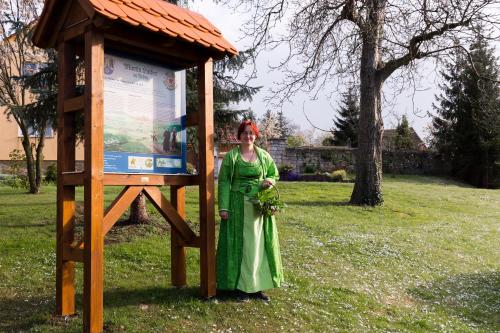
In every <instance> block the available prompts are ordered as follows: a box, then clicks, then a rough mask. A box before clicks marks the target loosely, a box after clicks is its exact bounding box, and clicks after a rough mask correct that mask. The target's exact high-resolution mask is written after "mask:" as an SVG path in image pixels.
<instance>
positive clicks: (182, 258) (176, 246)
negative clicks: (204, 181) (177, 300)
mask: <svg viewBox="0 0 500 333" xmlns="http://www.w3.org/2000/svg"><path fill="white" fill-rule="evenodd" d="M170 202H171V203H172V206H173V207H174V208H175V209H176V210H177V213H178V214H179V216H180V217H182V218H183V219H185V218H186V187H184V186H170ZM170 235H171V237H170V263H171V265H170V276H171V280H172V285H174V286H176V287H177V288H181V287H184V286H186V285H187V278H186V248H185V247H184V246H183V242H182V237H181V236H180V235H179V233H178V232H177V230H175V229H174V228H171V229H170Z"/></svg>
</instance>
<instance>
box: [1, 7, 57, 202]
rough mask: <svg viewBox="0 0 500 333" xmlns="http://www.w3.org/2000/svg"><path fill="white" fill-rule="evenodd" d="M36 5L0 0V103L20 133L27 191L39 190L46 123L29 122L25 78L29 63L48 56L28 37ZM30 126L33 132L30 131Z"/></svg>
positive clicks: (31, 119) (43, 121)
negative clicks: (34, 131) (27, 184)
mask: <svg viewBox="0 0 500 333" xmlns="http://www.w3.org/2000/svg"><path fill="white" fill-rule="evenodd" d="M38 5H39V1H36V0H0V39H1V41H0V106H3V107H5V111H4V112H5V114H6V115H7V119H8V120H14V121H15V122H16V123H17V125H18V126H19V129H20V131H21V133H22V146H23V150H24V154H25V156H26V169H27V175H28V182H29V191H30V193H38V191H39V188H40V185H41V181H42V167H41V162H42V160H43V147H44V142H45V141H44V139H45V138H44V132H45V128H46V127H47V126H48V125H49V124H48V122H47V118H46V117H44V118H43V119H42V122H38V123H37V124H33V123H30V122H32V121H33V117H31V115H30V114H29V110H30V108H29V104H30V103H31V102H32V99H33V96H32V95H31V94H30V88H29V84H28V83H27V80H26V79H25V77H26V76H27V73H26V69H27V68H28V67H29V65H31V66H36V65H37V64H40V63H41V62H43V61H44V60H45V59H46V58H47V54H46V53H45V52H44V51H42V50H40V49H37V48H34V47H33V44H32V43H31V38H30V33H31V30H32V28H33V25H34V22H35V20H36V19H37V13H38V10H39V6H38ZM30 69H33V68H30ZM34 125H36V126H34ZM30 127H31V128H30ZM33 128H35V129H36V133H31V132H32V131H31V129H33ZM33 134H34V135H33ZM30 136H31V138H30Z"/></svg>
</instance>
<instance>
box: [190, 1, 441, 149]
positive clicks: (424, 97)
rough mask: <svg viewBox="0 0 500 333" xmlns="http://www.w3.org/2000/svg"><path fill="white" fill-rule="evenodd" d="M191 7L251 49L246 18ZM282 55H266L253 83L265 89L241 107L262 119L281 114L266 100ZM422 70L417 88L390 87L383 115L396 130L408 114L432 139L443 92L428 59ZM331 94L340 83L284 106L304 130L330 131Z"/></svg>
mask: <svg viewBox="0 0 500 333" xmlns="http://www.w3.org/2000/svg"><path fill="white" fill-rule="evenodd" d="M189 7H190V9H191V10H194V11H196V12H198V13H200V14H202V15H204V16H205V17H206V18H208V19H209V20H210V21H211V22H212V23H213V24H214V25H215V26H217V28H219V30H221V32H222V34H223V36H224V37H225V38H226V39H227V40H229V41H230V42H231V43H232V44H233V45H235V46H236V48H237V49H238V50H244V49H246V48H247V47H248V41H245V40H242V39H241V37H242V33H241V31H240V30H239V27H240V26H241V23H242V22H244V21H245V20H246V16H244V15H242V14H237V13H234V12H233V11H232V10H231V9H230V8H227V7H224V6H222V5H220V4H215V3H214V2H213V1H211V0H195V1H194V2H193V3H190V5H189ZM282 55H283V54H282V53H280V52H279V50H278V51H275V52H267V53H262V54H261V55H259V58H258V59H257V63H256V67H257V78H256V79H253V80H252V81H250V84H251V85H254V86H262V89H261V91H260V92H259V93H258V94H256V95H255V96H254V98H253V101H252V102H251V103H244V104H241V106H242V107H250V108H251V109H252V110H253V111H254V112H255V113H256V114H257V116H261V115H262V114H263V113H264V112H265V111H266V110H267V109H271V110H275V111H277V109H276V108H274V107H272V106H270V105H269V104H268V103H266V102H265V101H264V99H265V97H266V96H269V95H270V93H269V89H270V88H271V87H272V85H273V82H280V81H281V80H282V78H283V77H282V74H281V73H278V72H275V71H271V70H269V67H268V65H269V64H276V63H277V61H279V58H280V57H281V56H282ZM418 68H419V70H418V75H419V76H420V78H421V79H420V80H419V81H420V82H417V84H416V86H413V87H410V88H408V89H405V90H403V91H397V92H395V90H391V88H390V87H388V86H387V85H386V87H385V88H384V98H385V101H386V102H385V103H383V110H382V114H383V117H384V128H385V129H390V128H395V127H396V125H397V123H398V120H399V119H400V118H401V116H402V115H403V114H404V115H406V116H407V118H408V121H409V123H410V126H412V127H413V128H414V129H415V130H416V132H417V133H418V134H419V135H420V137H421V138H422V139H424V140H425V138H426V137H427V136H428V130H427V127H428V126H429V124H430V122H431V117H430V116H429V115H428V112H432V111H433V110H432V103H433V102H435V95H436V94H438V93H439V89H438V83H439V75H438V68H437V67H436V66H435V64H433V63H431V62H430V61H428V60H427V61H426V62H424V63H422V64H421V65H420V66H419V67H418ZM331 91H337V86H336V84H332V85H331V86H330V87H328V86H326V87H325V89H324V91H323V93H322V94H320V96H318V98H317V99H316V100H311V98H310V95H309V94H307V93H297V94H296V95H295V96H294V98H293V99H292V100H291V102H289V103H286V104H284V105H283V106H282V108H283V111H284V114H285V116H286V117H287V118H288V119H290V120H291V121H292V122H293V123H295V124H297V125H299V126H300V128H301V129H303V130H308V129H311V128H312V127H313V126H312V125H311V123H312V124H313V125H314V126H316V127H318V128H321V129H324V130H328V129H330V128H331V127H332V126H333V120H332V119H333V118H334V117H335V116H336V115H337V114H338V113H337V112H336V109H337V108H338V103H339V95H338V94H335V93H334V94H333V95H332V94H331ZM329 95H330V96H329ZM304 113H305V114H306V115H307V118H308V119H309V121H308V120H307V118H306V116H305V115H304ZM315 133H316V135H320V134H321V133H322V132H321V131H320V130H316V131H315Z"/></svg>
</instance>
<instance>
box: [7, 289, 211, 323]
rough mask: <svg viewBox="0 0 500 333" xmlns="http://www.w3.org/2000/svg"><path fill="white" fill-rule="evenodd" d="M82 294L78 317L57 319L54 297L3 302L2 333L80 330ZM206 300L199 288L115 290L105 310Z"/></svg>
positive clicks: (107, 298) (109, 291) (107, 296)
mask: <svg viewBox="0 0 500 333" xmlns="http://www.w3.org/2000/svg"><path fill="white" fill-rule="evenodd" d="M82 299H83V296H82V294H80V293H78V294H76V295H75V301H76V312H77V314H76V315H75V316H70V317H60V316H54V311H55V300H54V296H53V295H41V296H35V297H22V296H16V297H9V298H7V297H6V298H0V309H1V311H0V332H25V331H31V330H33V328H34V327H36V326H52V327H55V328H57V329H61V330H62V331H64V332H67V331H68V330H70V327H71V326H73V327H74V326H75V323H74V322H75V321H77V322H78V324H76V325H77V326H78V327H81V321H82V316H81V314H82V305H81V300H82ZM201 300H204V299H203V298H201V297H200V288H199V287H188V288H181V289H177V288H175V287H170V288H160V287H158V288H156V287H153V288H145V289H129V288H116V289H107V290H105V291H104V308H105V309H106V308H119V307H125V306H130V305H132V306H134V305H135V306H137V308H139V307H140V306H141V305H142V304H147V305H151V304H162V305H169V304H177V305H179V304H184V303H185V304H187V303H191V302H195V301H201Z"/></svg>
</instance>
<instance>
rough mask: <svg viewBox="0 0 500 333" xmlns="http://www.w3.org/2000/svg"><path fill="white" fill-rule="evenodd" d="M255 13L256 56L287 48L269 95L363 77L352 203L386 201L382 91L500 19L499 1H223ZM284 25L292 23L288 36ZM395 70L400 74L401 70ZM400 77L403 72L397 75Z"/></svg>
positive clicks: (251, 31) (249, 27) (249, 29)
mask: <svg viewBox="0 0 500 333" xmlns="http://www.w3.org/2000/svg"><path fill="white" fill-rule="evenodd" d="M219 2H224V3H233V4H234V5H235V6H236V7H237V8H238V9H243V10H247V11H248V12H250V13H251V17H250V19H249V20H248V21H247V23H246V24H245V25H244V27H243V29H244V32H245V33H246V36H247V37H250V38H252V41H253V47H254V48H255V49H256V51H257V53H258V52H259V51H262V50H264V49H269V48H271V49H273V48H277V47H278V46H286V47H287V50H288V54H287V56H286V57H285V58H284V59H282V60H281V62H280V63H279V64H278V65H277V66H276V67H275V69H277V70H279V71H281V72H284V73H285V74H286V78H285V80H284V81H283V82H282V83H281V84H280V85H278V86H277V87H276V89H274V90H273V94H272V96H271V98H273V99H274V100H275V101H278V102H279V104H282V102H283V101H285V100H289V99H290V98H291V97H292V96H293V95H294V94H295V93H297V92H299V91H306V92H309V93H311V94H312V95H313V96H316V95H317V94H318V93H319V92H321V91H322V90H323V88H325V86H326V84H328V83H330V82H335V81H337V80H340V81H341V82H342V80H345V79H350V78H352V77H353V76H354V77H356V76H357V78H358V79H359V84H360V111H361V112H360V124H359V126H360V128H359V140H358V144H359V146H358V156H357V159H356V183H355V186H354V191H353V193H352V195H351V203H353V204H366V205H377V204H380V203H382V202H383V196H382V192H381V183H382V151H381V141H382V135H383V130H384V129H383V121H382V114H381V111H382V106H381V105H382V97H383V96H382V89H383V87H384V83H386V81H387V80H388V79H390V78H391V79H397V80H400V81H398V83H399V86H401V85H402V84H404V83H405V82H411V81H412V79H411V73H412V72H413V73H415V68H416V67H415V66H416V65H417V64H418V61H417V60H419V59H423V58H429V57H437V56H443V55H444V54H446V53H447V52H448V51H450V50H451V49H452V48H454V47H457V45H459V44H457V41H458V42H460V41H464V39H468V38H469V36H470V35H471V34H470V29H471V23H474V22H477V21H482V22H484V23H486V24H489V26H490V27H491V26H494V25H496V24H498V22H500V21H499V20H498V17H497V16H498V15H499V13H498V7H496V6H498V5H499V1H498V0H411V1H404V0H392V1H389V0H329V1H328V0H304V1H291V0H289V1H286V0H220V1H219ZM281 22H286V29H285V31H283V29H282V24H280V23H281ZM396 71H397V73H396V74H395V72H396ZM398 74H399V75H398Z"/></svg>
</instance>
